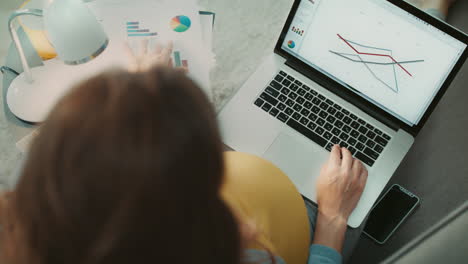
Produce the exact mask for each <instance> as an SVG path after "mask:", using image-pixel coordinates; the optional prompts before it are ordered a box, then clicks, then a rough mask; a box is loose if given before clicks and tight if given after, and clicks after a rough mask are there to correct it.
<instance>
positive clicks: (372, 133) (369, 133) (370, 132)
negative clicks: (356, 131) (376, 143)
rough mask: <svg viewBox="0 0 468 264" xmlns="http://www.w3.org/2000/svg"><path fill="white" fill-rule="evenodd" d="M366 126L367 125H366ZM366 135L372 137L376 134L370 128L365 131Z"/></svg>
mask: <svg viewBox="0 0 468 264" xmlns="http://www.w3.org/2000/svg"><path fill="white" fill-rule="evenodd" d="M366 127H367V126H366ZM366 136H367V137H368V138H370V139H374V138H375V136H376V134H375V133H374V132H372V131H371V130H369V132H367V134H366Z"/></svg>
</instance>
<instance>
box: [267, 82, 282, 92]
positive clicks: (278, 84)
mask: <svg viewBox="0 0 468 264" xmlns="http://www.w3.org/2000/svg"><path fill="white" fill-rule="evenodd" d="M270 86H271V87H273V88H275V90H278V91H279V90H281V88H283V85H281V84H280V83H279V82H277V81H275V80H273V81H271V83H270Z"/></svg>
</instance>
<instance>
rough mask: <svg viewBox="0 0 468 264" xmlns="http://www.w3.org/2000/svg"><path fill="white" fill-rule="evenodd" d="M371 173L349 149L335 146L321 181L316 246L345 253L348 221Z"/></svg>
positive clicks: (318, 181)
mask: <svg viewBox="0 0 468 264" xmlns="http://www.w3.org/2000/svg"><path fill="white" fill-rule="evenodd" d="M366 181H367V170H366V168H365V167H364V165H362V163H361V162H360V161H359V160H357V159H354V158H353V157H352V155H351V153H350V152H349V150H347V149H345V148H340V146H338V145H335V146H334V147H333V149H332V151H331V154H330V158H329V159H328V161H327V162H326V163H325V165H323V167H322V170H321V172H320V176H319V177H318V179H317V204H318V211H319V213H318V216H317V224H316V227H315V235H314V242H313V243H314V244H320V245H324V246H328V247H331V248H334V249H336V250H337V251H338V252H341V248H342V246H343V241H344V236H345V233H346V227H347V222H348V218H349V216H350V215H351V213H352V211H353V210H354V208H355V207H356V205H357V203H358V202H359V199H360V198H361V195H362V192H363V191H364V186H365V185H366Z"/></svg>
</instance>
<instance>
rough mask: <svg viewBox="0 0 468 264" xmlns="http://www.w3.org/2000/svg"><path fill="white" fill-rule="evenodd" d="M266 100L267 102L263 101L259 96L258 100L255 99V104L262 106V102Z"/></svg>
mask: <svg viewBox="0 0 468 264" xmlns="http://www.w3.org/2000/svg"><path fill="white" fill-rule="evenodd" d="M264 102H265V101H263V100H262V99H260V98H258V99H257V100H255V103H254V104H255V105H256V106H258V107H260V106H262V104H263V103H264Z"/></svg>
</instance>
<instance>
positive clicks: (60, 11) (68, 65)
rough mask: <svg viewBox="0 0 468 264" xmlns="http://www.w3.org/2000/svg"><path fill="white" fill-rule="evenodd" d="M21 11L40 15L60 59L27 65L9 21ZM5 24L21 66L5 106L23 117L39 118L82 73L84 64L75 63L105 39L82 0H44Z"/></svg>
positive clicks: (94, 52) (84, 59)
mask: <svg viewBox="0 0 468 264" xmlns="http://www.w3.org/2000/svg"><path fill="white" fill-rule="evenodd" d="M23 15H32V16H42V17H43V18H44V25H45V31H46V34H47V38H48V40H49V41H50V43H51V44H52V46H53V47H54V49H55V51H56V52H57V55H58V59H59V60H60V61H61V62H60V61H59V60H57V59H53V60H49V61H44V66H40V67H35V68H30V67H29V65H28V62H27V59H26V56H25V53H24V50H23V48H22V46H21V43H20V41H19V38H18V35H17V33H16V29H15V25H14V23H13V22H14V20H15V18H17V17H19V16H23ZM8 25H9V30H10V34H11V37H12V39H13V42H14V44H15V46H16V49H17V50H18V53H19V57H20V60H21V65H22V67H23V70H24V72H23V73H22V74H20V75H19V76H18V77H16V78H15V79H14V80H13V82H12V83H11V85H10V87H9V89H8V92H7V98H6V99H7V104H8V107H9V108H10V110H11V112H12V113H13V114H14V115H15V116H17V117H18V118H20V119H22V120H24V121H27V122H34V123H35V122H42V121H43V120H44V119H45V118H46V117H47V115H48V113H49V112H50V110H51V109H52V108H53V106H54V105H55V104H56V103H57V101H58V100H59V99H60V98H61V97H62V96H63V95H64V94H65V93H66V92H67V91H68V89H69V88H70V87H71V86H72V85H73V84H74V83H76V82H77V81H79V80H80V79H81V78H82V77H83V76H80V72H81V71H83V70H84V69H86V66H79V65H82V64H85V63H88V62H89V61H91V60H93V59H94V58H96V57H97V56H98V55H100V54H101V53H102V52H103V51H104V50H105V49H106V48H107V46H108V44H109V39H108V38H107V35H106V33H105V32H104V29H103V28H102V26H101V24H100V23H99V22H98V21H97V19H96V18H95V16H94V15H93V14H92V13H91V11H90V10H89V9H88V7H87V6H86V5H85V4H84V3H83V1H82V0H48V1H46V6H45V9H44V11H43V10H40V9H21V10H17V11H15V12H13V13H12V14H11V16H10V18H9V21H8ZM78 66H79V67H78ZM84 71H86V70H84Z"/></svg>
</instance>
